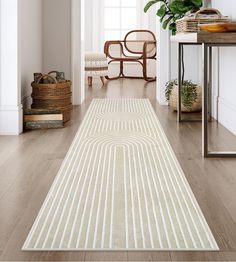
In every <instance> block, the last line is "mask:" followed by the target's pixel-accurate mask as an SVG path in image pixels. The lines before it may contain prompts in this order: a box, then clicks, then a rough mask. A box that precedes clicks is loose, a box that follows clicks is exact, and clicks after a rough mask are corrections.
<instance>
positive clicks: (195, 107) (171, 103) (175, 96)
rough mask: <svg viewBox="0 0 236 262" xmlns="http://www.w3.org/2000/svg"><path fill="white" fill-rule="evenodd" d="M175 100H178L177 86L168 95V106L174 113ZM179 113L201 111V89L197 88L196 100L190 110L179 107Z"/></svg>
mask: <svg viewBox="0 0 236 262" xmlns="http://www.w3.org/2000/svg"><path fill="white" fill-rule="evenodd" d="M177 99H178V86H177V85H174V86H173V89H172V91H171V94H170V100H169V106H170V108H171V109H173V110H174V111H177ZM181 111H182V112H185V113H191V112H200V111H202V88H201V87H200V86H197V99H196V101H195V102H194V103H193V104H192V107H191V109H189V108H186V107H185V106H184V105H183V104H182V105H181Z"/></svg>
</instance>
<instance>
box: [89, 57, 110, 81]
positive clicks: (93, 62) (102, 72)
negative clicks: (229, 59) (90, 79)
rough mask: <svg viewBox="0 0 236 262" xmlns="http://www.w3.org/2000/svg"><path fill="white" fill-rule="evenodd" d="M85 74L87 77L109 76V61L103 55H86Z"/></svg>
mask: <svg viewBox="0 0 236 262" xmlns="http://www.w3.org/2000/svg"><path fill="white" fill-rule="evenodd" d="M85 73H86V76H96V75H97V76H107V75H108V61H107V58H106V55H105V54H103V53H94V52H88V53H85Z"/></svg>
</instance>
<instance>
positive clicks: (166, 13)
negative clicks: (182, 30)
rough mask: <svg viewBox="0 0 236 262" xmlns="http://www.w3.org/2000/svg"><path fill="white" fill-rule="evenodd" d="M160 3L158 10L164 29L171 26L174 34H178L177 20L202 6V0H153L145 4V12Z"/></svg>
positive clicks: (170, 28)
mask: <svg viewBox="0 0 236 262" xmlns="http://www.w3.org/2000/svg"><path fill="white" fill-rule="evenodd" d="M158 3H161V6H160V8H159V9H158V10H157V16H159V17H160V21H161V23H162V26H163V29H167V28H169V30H170V31H171V32H172V34H173V35H175V34H176V21H177V20H178V19H180V18H183V17H184V15H185V14H186V13H188V12H191V11H197V10H199V8H200V7H201V6H202V0H173V1H171V0H151V1H149V2H148V3H147V5H146V6H145V8H144V12H147V11H148V10H149V8H150V7H151V6H153V5H156V4H158Z"/></svg>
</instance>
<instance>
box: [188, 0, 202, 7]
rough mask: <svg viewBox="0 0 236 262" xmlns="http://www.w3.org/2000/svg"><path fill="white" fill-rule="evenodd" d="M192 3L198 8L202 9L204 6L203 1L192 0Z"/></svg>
mask: <svg viewBox="0 0 236 262" xmlns="http://www.w3.org/2000/svg"><path fill="white" fill-rule="evenodd" d="M191 2H192V3H193V4H194V6H196V7H201V6H202V0H191Z"/></svg>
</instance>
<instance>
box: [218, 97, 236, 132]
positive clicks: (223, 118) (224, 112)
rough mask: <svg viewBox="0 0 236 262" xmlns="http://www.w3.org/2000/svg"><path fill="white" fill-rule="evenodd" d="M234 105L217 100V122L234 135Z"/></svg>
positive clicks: (223, 100)
mask: <svg viewBox="0 0 236 262" xmlns="http://www.w3.org/2000/svg"><path fill="white" fill-rule="evenodd" d="M235 115H236V105H235V104H233V103H231V102H230V101H228V100H227V99H225V98H219V122H220V123H221V124H222V125H223V126H224V127H226V128H227V129H228V130H229V131H230V132H232V133H233V134H234V135H236V117H235Z"/></svg>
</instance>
